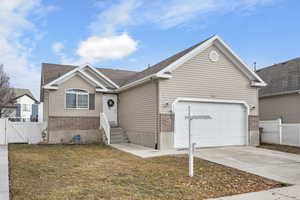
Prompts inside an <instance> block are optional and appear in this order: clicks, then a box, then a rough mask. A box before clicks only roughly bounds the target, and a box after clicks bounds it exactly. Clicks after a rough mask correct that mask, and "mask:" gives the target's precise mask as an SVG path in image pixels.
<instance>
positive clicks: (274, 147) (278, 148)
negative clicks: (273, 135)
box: [258, 144, 300, 154]
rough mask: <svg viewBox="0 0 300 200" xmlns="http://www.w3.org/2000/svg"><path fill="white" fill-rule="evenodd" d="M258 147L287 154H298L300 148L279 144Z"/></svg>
mask: <svg viewBox="0 0 300 200" xmlns="http://www.w3.org/2000/svg"><path fill="white" fill-rule="evenodd" d="M258 147H259V148H264V149H270V150H276V151H282V152H287V153H294V154H300V147H293V146H287V145H279V144H261V145H260V146H258Z"/></svg>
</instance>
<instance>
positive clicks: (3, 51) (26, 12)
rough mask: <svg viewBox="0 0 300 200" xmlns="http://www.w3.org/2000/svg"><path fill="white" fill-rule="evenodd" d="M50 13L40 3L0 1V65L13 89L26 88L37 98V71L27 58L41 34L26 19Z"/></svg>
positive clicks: (19, 0)
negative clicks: (8, 77)
mask: <svg viewBox="0 0 300 200" xmlns="http://www.w3.org/2000/svg"><path fill="white" fill-rule="evenodd" d="M49 10H51V9H49V8H48V7H45V6H43V5H42V4H41V2H40V0H1V1H0V47H1V48H0V63H1V64H4V70H5V71H6V72H7V73H8V74H9V75H10V77H11V84H12V85H13V86H14V87H21V88H29V89H31V90H32V92H33V93H34V95H35V96H36V97H38V94H39V85H40V71H39V70H38V68H37V66H35V65H34V63H32V62H31V60H30V57H31V52H32V50H33V49H34V47H35V45H36V42H37V41H38V40H39V39H40V37H41V35H42V34H41V32H39V31H38V29H37V28H36V26H35V24H34V23H33V22H32V21H31V20H30V19H29V18H30V16H32V15H35V16H38V15H39V14H38V13H43V15H44V13H45V12H48V11H49Z"/></svg>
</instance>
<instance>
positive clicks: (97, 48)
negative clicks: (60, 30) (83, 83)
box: [60, 0, 278, 64]
mask: <svg viewBox="0 0 300 200" xmlns="http://www.w3.org/2000/svg"><path fill="white" fill-rule="evenodd" d="M274 1H278V0H239V1H237V0H185V1H182V0H168V1H165V0H155V1H146V0H119V1H117V2H116V1H102V0H100V1H97V2H96V3H95V7H97V8H98V9H99V10H100V11H99V13H98V14H97V15H96V17H95V20H94V21H92V22H91V23H90V24H89V26H88V28H89V30H90V36H89V37H88V38H87V39H86V40H84V41H81V43H80V44H79V45H78V49H77V51H76V52H77V55H78V56H79V58H78V59H70V58H66V56H65V55H60V56H61V61H62V62H71V63H73V64H74V63H75V64H78V63H82V62H91V63H94V64H95V63H99V62H101V61H103V60H107V59H119V58H122V57H125V56H128V55H129V54H130V53H133V52H134V51H136V49H137V41H135V40H134V39H133V38H132V37H131V36H130V35H128V34H126V35H124V34H122V33H123V32H124V31H126V29H127V28H128V27H130V26H136V25H146V24H149V25H150V24H157V25H158V26H159V27H162V28H173V27H178V26H182V25H187V24H189V23H191V22H192V21H193V20H195V19H197V20H198V19H200V20H201V17H204V16H206V15H208V14H214V15H216V14H224V13H228V12H234V11H247V12H248V11H252V10H254V9H255V8H256V7H258V6H264V5H267V4H270V3H272V2H274ZM111 2H113V3H111ZM119 42H122V43H120V44H119ZM120 45H122V47H120Z"/></svg>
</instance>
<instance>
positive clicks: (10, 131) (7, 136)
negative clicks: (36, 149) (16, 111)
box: [0, 119, 44, 144]
mask: <svg viewBox="0 0 300 200" xmlns="http://www.w3.org/2000/svg"><path fill="white" fill-rule="evenodd" d="M43 129H44V124H43V123H38V122H12V121H9V120H8V119H0V144H9V143H28V144H36V143H39V142H42V141H43V139H42V131H43Z"/></svg>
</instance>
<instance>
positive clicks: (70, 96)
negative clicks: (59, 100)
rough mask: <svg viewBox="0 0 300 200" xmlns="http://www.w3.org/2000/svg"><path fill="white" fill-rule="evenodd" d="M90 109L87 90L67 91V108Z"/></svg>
mask: <svg viewBox="0 0 300 200" xmlns="http://www.w3.org/2000/svg"><path fill="white" fill-rule="evenodd" d="M88 107H89V93H88V92H87V91H86V90H80V89H68V90H66V108H74V109H87V108H88Z"/></svg>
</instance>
